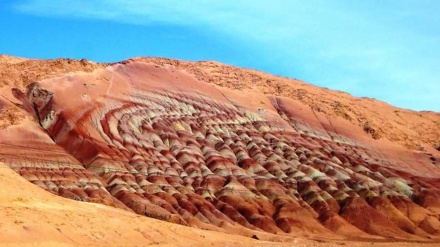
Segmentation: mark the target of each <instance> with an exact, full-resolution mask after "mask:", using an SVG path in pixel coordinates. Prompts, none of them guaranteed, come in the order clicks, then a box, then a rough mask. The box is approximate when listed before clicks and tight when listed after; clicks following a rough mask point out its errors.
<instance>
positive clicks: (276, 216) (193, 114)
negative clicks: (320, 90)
mask: <svg viewBox="0 0 440 247" xmlns="http://www.w3.org/2000/svg"><path fill="white" fill-rule="evenodd" d="M199 79H200V78H199ZM12 96H13V97H12ZM0 112H1V113H2V116H6V114H12V116H13V119H14V120H13V121H17V123H11V122H10V123H9V125H5V126H4V127H2V129H0V137H1V139H0V148H1V149H0V150H1V151H0V161H1V162H3V163H5V164H7V165H9V166H10V167H11V168H13V169H14V170H15V171H17V172H18V173H19V174H20V175H22V176H23V177H24V178H26V179H27V180H29V181H30V182H31V183H34V184H36V185H38V186H40V187H41V188H44V189H45V190H48V191H50V192H52V193H54V194H57V195H60V196H63V197H67V198H71V199H74V200H81V201H87V202H95V203H102V204H105V205H110V206H113V207H118V208H123V209H126V210H128V211H133V212H135V213H137V214H140V215H145V216H148V217H153V218H157V219H161V220H166V221H170V222H174V223H178V224H183V225H190V226H195V227H202V228H208V229H218V230H219V229H223V230H224V231H229V232H259V231H265V232H268V233H273V234H279V235H292V236H296V235H303V236H317V235H319V236H324V237H327V238H329V239H338V238H351V239H353V238H358V239H373V240H380V241H383V239H389V238H392V239H400V240H413V241H439V239H440V168H439V166H438V165H439V163H438V159H439V153H438V152H437V153H435V150H434V149H432V150H429V151H430V152H422V151H414V150H410V149H407V147H403V146H402V145H400V144H396V143H395V142H390V141H389V140H386V139H381V140H374V139H373V138H371V129H369V131H365V128H362V127H361V126H357V125H353V124H352V123H351V122H350V121H348V120H347V119H344V118H341V117H338V116H329V115H326V114H325V113H324V112H320V111H316V109H313V107H310V106H308V105H306V104H303V103H302V102H300V101H298V100H295V99H292V98H289V97H284V96H282V95H277V94H263V93H258V92H254V91H250V92H247V91H246V90H241V91H240V90H232V89H230V88H226V87H221V86H218V85H213V84H212V83H207V82H205V81H201V80H198V79H197V78H196V77H194V76H193V75H192V74H191V73H190V72H188V71H184V70H182V69H180V68H178V67H176V66H174V65H167V64H160V65H159V64H158V63H157V62H154V61H153V62H149V61H148V60H147V61H146V60H143V59H138V60H136V59H135V60H129V61H125V62H122V63H117V64H113V65H110V66H107V67H106V68H99V69H95V70H93V71H91V72H88V73H83V72H81V73H74V74H67V75H64V76H62V77H57V78H49V79H45V80H41V81H39V82H35V83H29V84H27V86H26V88H23V87H21V88H20V87H18V88H14V89H12V90H10V95H9V96H8V97H4V98H2V99H0ZM14 114H15V115H14ZM17 119H18V120H17ZM437 119H440V117H439V116H437ZM11 121H12V120H11ZM3 122H6V120H3ZM437 134H438V133H437ZM431 151H432V152H431Z"/></svg>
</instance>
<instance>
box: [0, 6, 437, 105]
mask: <svg viewBox="0 0 440 247" xmlns="http://www.w3.org/2000/svg"><path fill="white" fill-rule="evenodd" d="M439 13H440V1H437V0H431V1H428V0H417V1H414V0H369V1H361V0H308V1H304V0H270V1H260V0H247V1H244V0H222V1H216V0H211V1H208V0H191V1H184V0H174V1H172V0H130V1H126V0H75V1H73V0H16V1H10V0H2V1H1V3H0V54H8V55H13V56H21V57H27V58H39V59H54V58H60V57H64V58H76V59H82V58H86V59H88V60H92V61H97V62H116V61H121V60H124V59H127V58H130V57H135V56H159V57H167V58H175V59H182V60H189V61H199V60H215V61H219V62H222V63H226V64H231V65H234V66H238V67H244V68H252V69H257V70H261V71H265V72H268V73H271V74H275V75H280V76H286V77H290V78H296V79H300V80H303V81H306V82H308V83H311V84H314V85H317V86H321V87H327V88H330V89H335V90H340V91H345V92H348V93H350V94H352V95H354V96H357V97H369V98H375V99H378V100H382V101H385V102H388V103H390V104H392V105H395V106H398V107H402V108H407V109H413V110H432V111H437V112H440V14H439Z"/></svg>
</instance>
